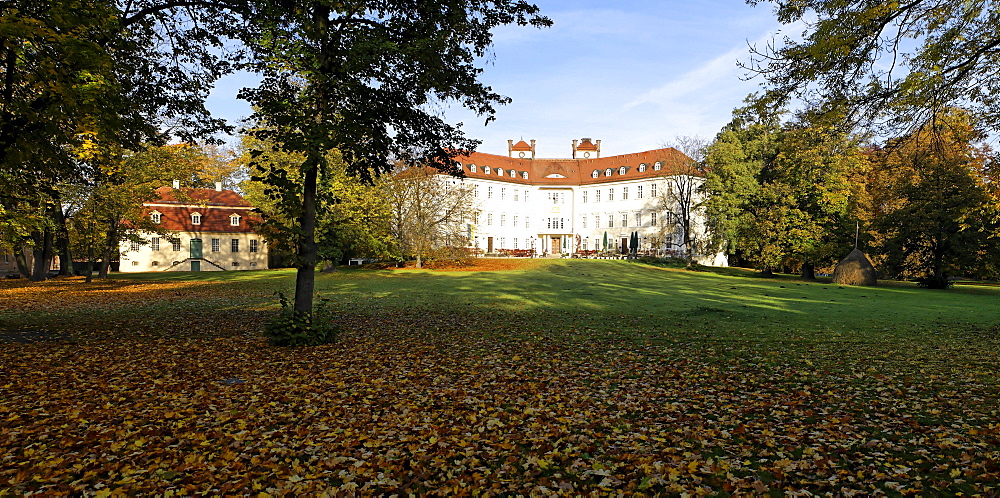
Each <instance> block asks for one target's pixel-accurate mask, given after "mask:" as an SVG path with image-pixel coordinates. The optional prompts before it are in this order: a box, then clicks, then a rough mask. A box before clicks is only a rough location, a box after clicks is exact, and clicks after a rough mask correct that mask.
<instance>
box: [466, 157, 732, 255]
mask: <svg viewBox="0 0 1000 498" xmlns="http://www.w3.org/2000/svg"><path fill="white" fill-rule="evenodd" d="M589 142H590V141H589V139H584V144H583V145H585V146H589V147H591V148H592V149H597V150H592V153H593V154H594V155H598V154H599V146H598V147H593V144H591V143H589ZM598 144H599V141H598ZM580 148H582V147H578V145H577V143H576V141H574V144H573V149H572V152H573V154H574V155H578V156H579V155H580V150H578V149H580ZM526 149H527V150H528V152H527V153H525V152H526ZM533 149H534V142H533V141H532V144H531V145H530V146H529V145H528V144H526V143H524V142H523V141H522V142H520V143H519V144H518V145H513V146H508V152H509V155H510V156H511V157H510V158H508V157H504V156H494V155H490V154H481V153H476V154H473V155H471V156H469V157H463V158H459V163H460V165H461V168H462V170H463V172H464V173H465V174H466V179H465V180H464V182H467V183H468V184H470V185H472V186H473V188H474V189H475V191H476V192H477V194H476V199H477V201H478V209H479V210H480V214H479V216H478V219H477V220H475V221H474V223H473V227H472V233H473V237H472V245H473V246H474V247H476V248H478V249H479V250H481V251H483V252H486V253H497V252H505V251H511V250H524V249H528V250H531V249H534V250H535V253H536V254H538V255H556V254H558V255H564V256H565V255H573V254H583V255H591V254H593V252H594V251H599V252H603V253H621V252H623V251H622V248H623V246H624V247H625V248H627V247H628V244H629V242H628V241H629V239H630V236H631V234H632V232H637V233H638V236H639V252H641V253H644V254H657V255H677V256H680V255H683V254H684V253H685V247H684V246H683V244H684V236H683V230H682V229H681V228H680V226H679V225H678V223H677V221H678V215H679V213H680V212H681V210H680V209H679V206H678V203H677V201H676V199H677V198H678V197H679V196H677V195H673V194H672V192H676V191H677V190H678V186H682V187H683V186H685V185H686V184H690V185H691V186H692V187H696V186H697V185H699V184H700V183H701V182H702V181H703V178H701V177H698V176H691V175H680V174H676V170H677V168H676V167H668V162H669V161H676V160H677V158H678V155H679V154H680V153H679V152H677V151H676V150H674V149H663V150H659V151H648V152H644V153H640V154H628V155H624V156H611V157H605V158H595V159H590V160H580V159H523V158H522V157H521V154H524V155H525V156H527V157H530V156H532V155H534V150H533ZM661 156H662V157H661ZM681 157H683V156H682V155H681ZM654 159H655V160H654ZM659 159H662V160H659ZM498 169H499V170H500V171H502V174H497V170H498ZM511 171H513V172H514V175H513V176H511ZM685 190H686V189H685ZM695 195H697V194H695ZM700 200H701V199H698V198H695V199H694V203H698V202H700ZM692 227H693V232H694V235H695V240H704V238H705V236H706V232H705V220H704V215H703V213H702V212H701V211H700V210H696V211H695V213H694V216H692ZM605 237H606V238H607V249H605V243H604V240H605ZM695 256H696V259H697V260H698V262H700V263H702V264H708V265H716V266H724V265H725V264H726V259H725V256H724V255H721V254H710V255H705V254H696V255H695Z"/></svg>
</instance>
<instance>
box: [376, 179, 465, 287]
mask: <svg viewBox="0 0 1000 498" xmlns="http://www.w3.org/2000/svg"><path fill="white" fill-rule="evenodd" d="M380 187H381V190H382V191H383V192H384V194H385V197H386V200H387V202H388V203H389V209H390V212H391V227H392V234H393V235H394V236H395V238H396V240H397V241H398V243H399V244H400V246H401V248H402V249H403V251H404V254H406V255H412V256H413V257H415V258H416V260H417V268H420V267H421V266H422V263H423V260H424V259H426V257H427V255H428V254H429V253H430V252H431V251H433V250H434V249H439V248H442V247H458V248H465V247H468V246H469V235H470V234H469V232H468V229H467V227H468V226H469V225H468V223H467V222H471V220H472V219H474V218H475V216H476V214H477V212H478V207H477V206H476V202H475V193H474V191H473V188H472V186H471V185H466V184H464V183H462V182H460V181H459V180H455V179H447V177H443V176H442V175H439V174H437V170H435V169H431V168H424V167H415V168H408V169H404V170H402V171H400V172H399V173H398V174H396V175H393V176H391V177H389V176H387V177H385V179H384V181H383V182H381V185H380Z"/></svg>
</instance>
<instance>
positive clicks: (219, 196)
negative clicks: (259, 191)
mask: <svg viewBox="0 0 1000 498" xmlns="http://www.w3.org/2000/svg"><path fill="white" fill-rule="evenodd" d="M156 193H157V194H159V196H160V197H159V199H157V200H153V201H150V202H147V203H146V204H145V207H146V216H150V215H151V213H153V212H154V211H155V212H158V213H160V226H162V227H163V228H165V229H167V230H174V231H181V232H222V233H249V232H253V231H254V230H253V227H254V226H256V225H257V224H259V223H260V221H261V220H260V216H259V215H257V213H254V212H253V211H252V209H253V206H251V205H250V203H249V202H247V201H246V200H244V199H243V197H242V196H241V195H240V194H238V193H236V192H234V191H232V190H215V189H208V188H184V189H181V193H182V194H183V195H178V192H177V190H175V189H173V188H171V187H160V188H158V189H156ZM185 196H187V197H189V199H188V198H185ZM178 197H180V199H178ZM196 213H197V214H200V215H201V223H200V224H197V225H195V224H193V223H192V219H191V217H192V215H193V214H196ZM234 214H235V215H238V216H239V217H240V219H239V225H237V226H233V225H232V222H231V220H230V217H231V216H232V215H234Z"/></svg>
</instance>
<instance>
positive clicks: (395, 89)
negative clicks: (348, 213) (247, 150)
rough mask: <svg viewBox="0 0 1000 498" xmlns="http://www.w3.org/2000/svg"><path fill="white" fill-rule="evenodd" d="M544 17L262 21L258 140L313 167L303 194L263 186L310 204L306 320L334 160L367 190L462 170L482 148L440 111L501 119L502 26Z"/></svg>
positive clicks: (300, 14) (398, 5)
mask: <svg viewBox="0 0 1000 498" xmlns="http://www.w3.org/2000/svg"><path fill="white" fill-rule="evenodd" d="M537 13H538V8H537V7H535V6H534V5H531V4H529V3H527V2H526V1H524V0H485V1H480V0H417V1H399V0H388V1H382V2H364V3H359V2H339V1H334V0H288V1H283V2H277V3H274V4H268V5H267V8H265V9H264V10H263V11H262V12H261V13H260V16H259V17H258V20H257V26H258V27H259V28H260V35H259V36H258V37H256V38H254V39H252V40H248V42H249V43H250V44H251V46H252V47H253V49H254V51H255V54H256V56H257V58H259V59H260V60H261V61H262V64H261V65H260V66H259V69H260V70H261V72H262V83H261V85H260V86H259V87H258V88H256V89H248V90H244V91H243V92H242V93H241V96H242V97H243V98H245V99H247V100H248V101H250V102H251V103H252V104H253V105H254V108H255V113H254V115H253V119H254V121H255V125H256V127H255V129H254V131H252V132H251V133H253V134H254V135H255V136H256V137H257V138H260V139H265V140H268V141H271V142H273V143H274V144H275V145H276V146H278V147H280V148H281V149H282V150H284V151H285V152H289V153H294V154H301V155H302V157H303V162H302V164H301V165H300V171H301V172H302V182H301V184H299V185H296V184H294V183H292V182H289V181H287V180H286V179H283V178H281V177H280V175H268V176H266V177H262V179H263V180H264V181H265V182H267V183H270V184H271V185H273V186H274V187H275V190H274V192H275V194H276V195H278V196H281V197H285V198H294V199H297V200H298V202H300V204H301V210H300V213H301V215H300V218H299V220H298V223H297V231H298V235H299V243H298V250H297V261H296V264H297V266H298V273H297V276H296V286H295V303H294V308H293V312H294V313H295V314H296V315H297V316H299V317H300V318H306V319H310V320H311V316H312V302H313V288H314V279H315V274H314V269H315V266H316V261H317V245H316V238H315V236H316V206H317V185H318V179H319V177H320V175H321V173H322V171H323V170H324V169H325V168H326V166H327V159H326V154H327V152H328V151H330V150H338V151H340V153H341V154H342V157H343V159H344V162H345V163H346V165H347V171H348V173H349V174H351V175H353V176H357V177H359V178H362V179H365V180H370V179H372V178H373V176H375V175H377V174H379V173H381V172H384V171H387V170H389V169H390V168H391V166H392V163H393V161H394V160H403V161H406V162H408V163H410V164H415V163H416V162H417V161H418V160H419V162H422V163H425V164H429V165H431V166H433V167H437V168H439V169H441V170H443V171H449V172H456V170H455V167H454V164H453V162H452V161H451V158H452V157H454V156H455V155H456V154H458V153H460V152H462V151H468V150H471V149H473V148H474V147H475V146H476V145H477V142H476V141H474V140H470V139H468V138H466V137H464V135H463V134H462V132H461V130H460V129H459V127H457V126H454V125H450V124H448V123H446V122H445V121H444V120H443V119H442V117H441V116H440V115H439V114H438V113H436V112H435V111H434V107H435V104H437V103H441V102H458V103H459V104H461V105H463V106H465V107H468V108H470V109H472V110H474V111H476V112H477V113H479V114H480V115H484V116H486V118H487V120H490V119H492V117H493V114H494V106H496V105H497V104H502V103H505V102H507V101H508V99H507V98H505V97H503V96H501V95H499V94H497V93H495V92H494V91H493V90H492V89H491V88H490V87H488V86H486V85H483V84H482V83H481V82H480V81H479V80H478V76H479V74H480V73H481V71H482V70H481V69H480V68H479V67H478V66H477V58H482V57H483V56H485V55H486V51H487V50H488V49H489V47H490V45H491V43H492V32H491V30H492V29H493V28H496V27H498V26H502V25H506V24H519V25H526V24H530V25H534V26H546V25H548V24H550V21H549V20H548V19H547V18H544V17H541V16H539V15H538V14H537Z"/></svg>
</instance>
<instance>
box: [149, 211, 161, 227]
mask: <svg viewBox="0 0 1000 498" xmlns="http://www.w3.org/2000/svg"><path fill="white" fill-rule="evenodd" d="M149 219H150V220H153V223H156V224H157V225H159V224H160V223H162V222H163V214H162V213H160V212H159V211H153V212H152V213H149Z"/></svg>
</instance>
